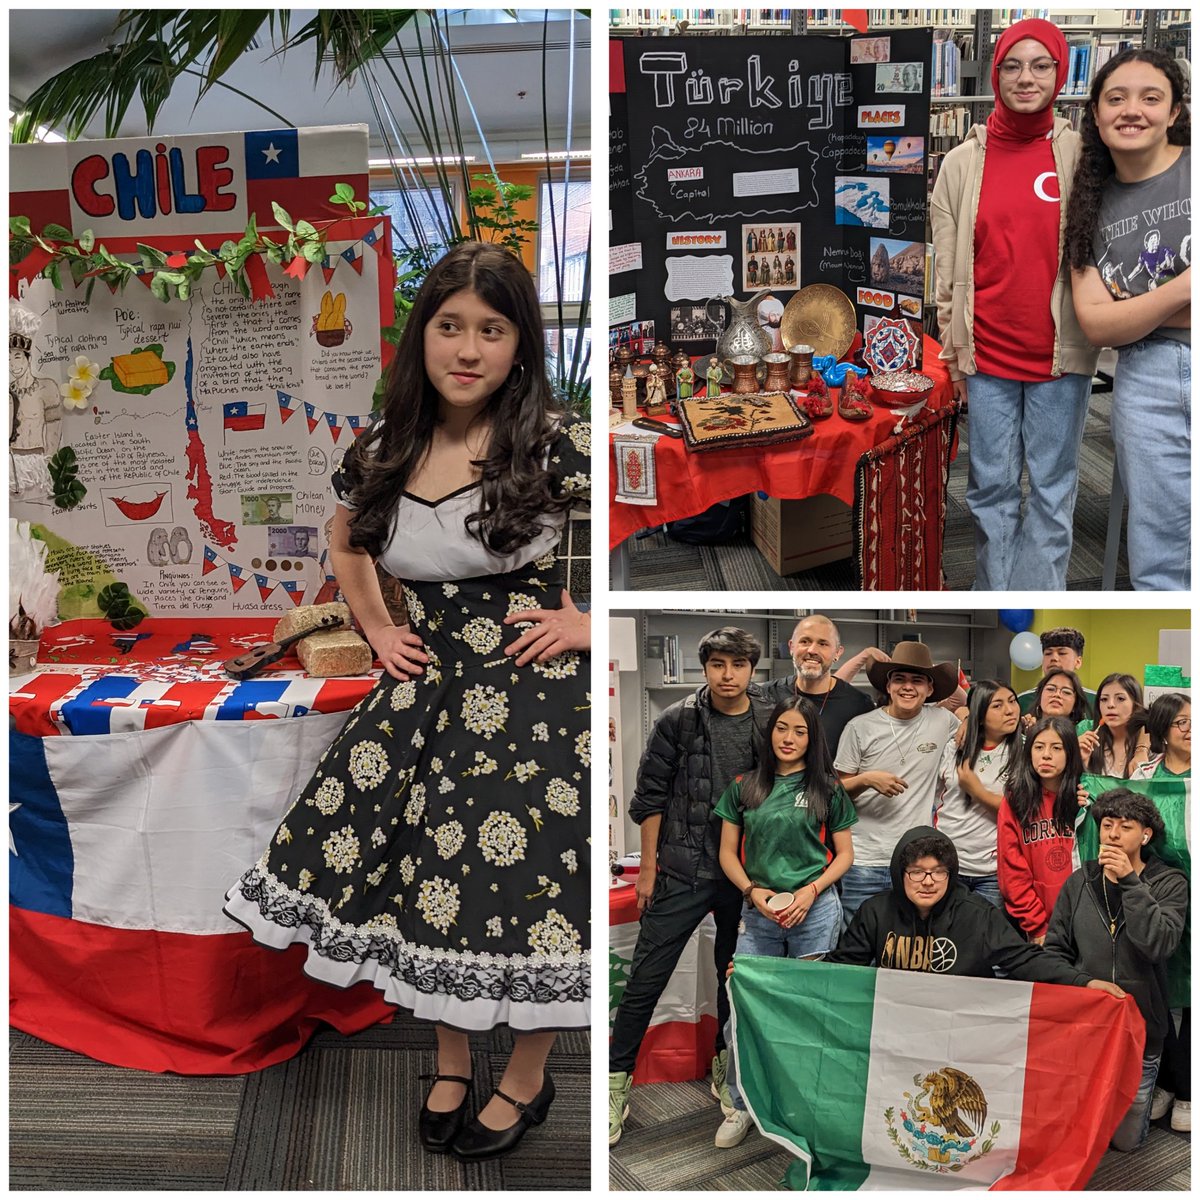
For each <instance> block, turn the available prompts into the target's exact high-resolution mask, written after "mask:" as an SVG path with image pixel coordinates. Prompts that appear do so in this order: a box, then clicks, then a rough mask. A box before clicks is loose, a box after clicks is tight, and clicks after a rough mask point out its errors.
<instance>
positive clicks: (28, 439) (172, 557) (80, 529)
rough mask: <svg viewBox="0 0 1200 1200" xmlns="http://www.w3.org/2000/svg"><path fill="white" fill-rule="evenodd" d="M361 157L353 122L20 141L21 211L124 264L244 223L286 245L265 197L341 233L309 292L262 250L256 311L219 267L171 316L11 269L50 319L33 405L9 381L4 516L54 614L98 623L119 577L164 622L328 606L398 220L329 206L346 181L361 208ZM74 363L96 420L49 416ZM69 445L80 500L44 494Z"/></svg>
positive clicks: (42, 337)
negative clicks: (33, 551)
mask: <svg viewBox="0 0 1200 1200" xmlns="http://www.w3.org/2000/svg"><path fill="white" fill-rule="evenodd" d="M367 145H368V135H367V127H366V126H365V125H353V126H337V127H321V128H304V129H284V130H264V131H255V132H245V133H222V134H201V135H194V136H186V137H175V138H153V137H149V138H122V139H117V140H112V141H80V142H65V143H55V144H43V145H30V146H14V147H12V149H11V159H10V164H11V173H10V192H11V194H10V209H9V211H10V213H11V214H12V215H14V216H17V215H27V216H29V218H30V220H31V223H32V225H33V228H34V229H35V231H36V230H40V229H41V228H42V227H43V226H44V225H45V224H46V223H47V222H51V221H52V222H55V223H57V224H60V225H63V226H65V227H66V228H68V229H70V230H71V231H72V233H73V234H74V235H75V236H76V237H78V236H79V235H80V234H81V233H83V232H84V231H85V230H91V231H92V232H93V233H94V235H95V238H96V244H97V245H98V246H99V245H103V246H104V247H105V248H106V249H107V250H109V251H110V252H112V253H113V254H114V255H115V256H117V257H118V258H121V259H124V260H128V261H137V260H138V254H137V249H136V247H137V243H138V242H142V243H145V244H147V245H150V246H153V247H155V248H157V249H160V250H163V251H166V252H167V253H172V252H176V251H191V250H192V249H193V247H194V245H195V243H196V240H199V241H200V242H201V243H202V244H203V245H204V246H205V247H207V248H209V249H217V248H219V247H220V245H221V243H222V242H224V241H226V240H233V241H235V242H236V241H237V240H239V239H240V238H241V237H242V236H243V234H244V233H245V229H246V223H247V221H248V220H249V219H250V217H251V216H253V217H254V218H255V220H256V222H257V226H258V228H259V230H260V231H263V230H267V231H270V236H271V237H272V238H273V239H274V240H280V241H282V240H283V239H284V238H285V237H286V233H285V232H284V231H283V230H282V229H280V228H279V226H278V225H277V223H276V221H275V217H274V215H273V212H272V202H275V203H278V204H279V205H280V206H281V207H282V208H284V209H285V210H287V212H288V213H289V214H290V216H291V217H292V219H293V221H297V220H300V219H306V220H308V221H310V222H312V223H313V224H315V225H318V227H320V228H323V229H326V231H327V236H328V241H327V243H326V255H325V257H324V259H323V261H318V262H316V263H314V264H312V266H311V267H310V269H308V271H307V273H306V274H304V276H303V278H302V279H297V278H295V277H294V276H293V275H289V274H285V273H284V270H283V268H282V267H280V266H278V265H276V264H274V263H271V262H270V261H269V260H267V259H266V258H265V256H252V257H251V260H250V261H249V262H248V263H247V275H248V276H249V277H250V279H251V282H252V286H253V290H254V294H255V297H256V298H255V299H247V298H245V297H244V296H243V294H242V293H241V292H240V290H239V289H238V287H237V286H236V285H235V283H234V281H233V280H231V279H230V278H228V276H227V275H225V273H224V272H223V271H221V272H220V273H218V270H217V269H216V268H210V269H209V270H208V271H206V272H205V273H204V275H203V276H202V277H201V279H200V281H199V282H198V283H196V284H195V285H193V288H192V292H191V295H190V297H189V298H188V299H187V300H184V301H181V300H179V299H178V298H175V297H173V298H172V299H171V300H170V301H168V302H166V303H164V302H162V301H160V300H158V299H156V298H155V297H154V296H153V295H152V294H151V292H150V290H149V282H150V274H149V273H146V274H145V275H144V276H141V277H139V280H138V281H131V282H130V283H129V284H128V285H127V286H126V288H125V289H124V291H121V290H117V291H115V292H112V291H110V290H109V288H108V287H107V286H106V285H105V284H103V283H102V282H99V281H92V282H93V283H94V286H93V287H92V290H91V297H90V299H88V298H87V296H86V293H87V282H88V281H84V282H83V283H81V284H80V285H79V286H76V285H75V284H74V283H73V282H72V279H71V276H70V273H69V272H68V271H66V270H65V269H64V270H63V271H62V272H61V275H62V281H63V284H64V287H63V288H62V289H61V290H56V289H55V288H54V286H53V284H52V283H51V282H50V281H49V280H47V279H39V278H30V277H29V276H30V264H28V263H27V264H26V266H25V268H24V269H22V268H20V267H18V268H17V269H15V270H13V269H11V268H10V293H11V295H12V296H13V297H15V298H16V299H17V300H18V303H19V304H20V305H21V306H22V307H23V308H24V309H26V310H28V311H31V312H33V313H34V314H35V316H36V318H40V325H39V326H38V328H37V329H36V331H35V332H33V334H32V346H31V348H30V350H29V351H28V353H27V356H26V357H27V363H17V366H20V367H23V368H24V374H23V376H22V378H23V379H25V380H26V382H25V385H24V387H23V388H22V391H24V392H25V393H26V396H25V397H24V398H25V400H26V404H25V407H24V408H22V407H21V406H20V403H19V401H20V400H21V399H22V397H21V396H20V395H18V394H17V392H16V391H15V390H13V389H14V388H15V387H17V386H19V385H18V384H17V382H16V381H17V373H16V367H14V373H13V376H12V380H13V384H12V385H10V403H11V404H12V405H13V410H12V423H13V427H14V433H16V434H19V435H20V436H19V439H18V441H17V442H13V441H12V439H10V463H9V465H10V494H9V500H10V515H11V516H13V517H16V518H18V519H20V520H25V521H30V522H32V523H33V524H34V526H35V527H36V532H37V533H38V534H39V535H40V536H42V537H43V538H44V540H45V541H46V542H47V543H48V544H49V547H50V554H49V567H50V569H51V570H52V571H54V572H55V573H56V574H57V575H58V577H59V581H60V585H61V589H60V594H59V615H60V617H62V618H63V619H70V618H76V617H96V616H100V615H101V612H100V609H99V607H98V604H97V599H98V595H99V592H100V590H101V589H102V588H103V587H104V586H105V585H106V584H109V583H112V582H114V581H120V582H122V583H125V584H126V585H127V586H128V587H129V590H130V592H131V593H132V595H133V596H134V597H135V599H136V600H137V602H138V603H139V604H140V605H141V606H142V607H143V608H145V609H146V610H147V611H148V612H149V613H151V614H154V615H162V616H173V615H195V616H197V617H199V616H202V615H205V614H211V615H213V616H234V615H239V614H243V613H247V612H249V613H258V614H265V613H278V612H282V611H285V610H287V609H290V608H291V607H293V606H294V605H298V604H301V603H304V602H308V603H312V602H314V600H316V599H317V596H318V593H319V591H320V589H321V588H322V586H323V584H325V583H326V580H327V572H326V569H325V563H326V561H327V547H328V532H327V530H328V521H329V519H330V518H331V517H332V515H333V509H334V500H333V497H332V494H331V491H330V482H329V481H330V475H331V474H332V472H333V471H334V470H335V469H336V467H337V466H338V465H339V464H340V462H341V459H342V456H343V455H344V454H345V450H346V447H347V445H349V444H350V443H351V442H352V441H353V440H354V438H355V437H357V436H359V435H360V434H361V433H362V432H363V431H364V430H365V429H366V427H367V425H368V423H369V420H370V412H371V403H372V393H373V390H374V387H375V383H376V380H377V379H378V377H379V375H380V371H381V369H382V365H383V350H384V348H383V347H382V346H381V339H380V328H381V326H382V325H390V324H391V323H392V319H393V300H392V291H393V279H394V263H393V261H392V257H391V253H390V245H391V230H390V226H389V224H388V222H387V219H386V218H380V217H365V218H364V217H355V218H350V217H348V216H345V215H344V214H345V212H346V210H345V209H344V208H334V207H333V206H331V205H330V204H329V197H330V196H331V195H332V194H333V190H334V187H335V185H336V184H338V183H348V184H349V185H350V186H351V187H353V188H354V192H355V196H356V198H358V199H360V200H365V199H366V197H367V188H368V173H367ZM31 257H32V256H31ZM33 266H34V269H33V271H32V274H34V275H36V264H34V265H33ZM11 346H12V339H11V331H10V348H11ZM388 349H389V350H390V347H388ZM16 357H17V358H19V357H20V356H19V355H18V356H16ZM80 359H83V360H84V361H85V362H90V363H91V364H93V369H94V370H95V371H97V372H98V375H99V378H98V379H96V380H95V383H94V386H93V389H92V391H91V393H90V395H88V396H87V398H86V401H85V402H84V404H83V407H74V406H70V407H68V406H65V405H64V404H62V403H54V402H53V401H54V399H55V398H56V397H57V395H58V389H59V385H60V384H62V383H65V382H66V381H67V379H68V373H69V372H70V370H71V369H72V368H74V367H76V364H77V361H78V360H80ZM15 361H16V360H15V359H14V355H13V353H12V352H11V350H10V363H14V362H15ZM30 379H31V380H32V381H33V382H32V383H30V382H28V380H30ZM30 391H32V392H33V393H34V394H35V395H37V397H38V401H37V402H36V403H35V404H33V405H30V404H29V403H28V393H29V392H30ZM26 421H28V425H26ZM14 446H18V447H19V450H14ZM61 446H69V447H71V448H72V449H73V450H74V452H75V456H76V461H77V465H78V480H79V481H80V482H81V483H82V484H83V485H84V486H85V487H86V489H87V492H86V495H85V496H84V498H83V500H82V502H80V503H79V504H78V505H77V506H76V507H73V508H70V509H64V508H60V507H58V506H57V505H56V504H55V502H54V499H53V494H52V493H53V489H52V488H51V487H49V486H48V484H49V483H50V478H49V474H48V471H47V462H46V460H47V459H48V458H49V457H50V456H51V455H52V454H53V453H54V451H55V450H57V449H58V448H59V447H61ZM14 489H15V490H14Z"/></svg>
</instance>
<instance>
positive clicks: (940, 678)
mask: <svg viewBox="0 0 1200 1200" xmlns="http://www.w3.org/2000/svg"><path fill="white" fill-rule="evenodd" d="M893 671H908V672H910V673H912V674H913V675H924V676H925V678H926V679H928V680H929V682H930V683H931V684H933V695H932V696H930V697H929V700H928V703H930V704H936V703H937V702H938V701H939V700H945V699H946V697H947V696H950V695H953V694H954V690H955V689H956V688H957V687H958V668H957V667H956V666H955V665H954V664H953V663H948V662H944V663H938V664H937V665H936V666H935V665H934V662H933V655H932V654H930V653H929V647H928V646H927V645H925V643H924V642H900V643H899V644H898V645H897V646H896V648H895V650H893V651H892V660H891V662H873V663H872V664H871V665H870V666H869V667H868V668H867V678H868V679H869V680H870V681H871V685H872V686H873V687H874V688H875V689H876V691H879V692H881V693H883V695H885V696H886V695H887V678H888V676H889V675H890V674H891V673H892V672H893Z"/></svg>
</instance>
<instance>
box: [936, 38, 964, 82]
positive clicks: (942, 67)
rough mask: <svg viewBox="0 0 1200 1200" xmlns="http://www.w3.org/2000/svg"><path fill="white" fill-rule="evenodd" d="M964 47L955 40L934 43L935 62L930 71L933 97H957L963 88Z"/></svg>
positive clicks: (947, 39)
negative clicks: (961, 75) (961, 74)
mask: <svg viewBox="0 0 1200 1200" xmlns="http://www.w3.org/2000/svg"><path fill="white" fill-rule="evenodd" d="M962 60H963V52H962V47H961V46H960V45H959V44H958V42H956V41H955V40H954V39H953V38H946V39H945V40H944V41H937V40H935V41H934V43H933V62H932V66H931V67H930V71H929V94H930V95H931V96H957V95H958V94H959V89H960V88H961V87H962V84H961V82H960V72H961V68H962Z"/></svg>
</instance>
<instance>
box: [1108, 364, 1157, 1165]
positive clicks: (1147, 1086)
mask: <svg viewBox="0 0 1200 1200" xmlns="http://www.w3.org/2000/svg"><path fill="white" fill-rule="evenodd" d="M1122 353H1124V351H1122ZM1161 1057H1162V1055H1161V1054H1156V1055H1154V1057H1153V1058H1143V1059H1142V1082H1141V1083H1139V1084H1138V1090H1137V1095H1136V1096H1134V1098H1133V1103H1132V1104H1131V1105H1130V1106H1129V1111H1128V1112H1127V1113H1126V1114H1125V1116H1124V1117H1122V1118H1121V1123H1120V1125H1118V1126H1117V1131H1116V1133H1114V1134H1113V1135H1112V1141H1111V1142H1110V1143H1109V1145H1110V1146H1112V1148H1113V1149H1114V1150H1126V1151H1128V1150H1136V1149H1137V1148H1138V1147H1139V1146H1140V1145H1141V1144H1142V1143H1143V1142H1144V1141H1145V1140H1146V1135H1147V1134H1148V1133H1149V1132H1150V1100H1151V1098H1152V1097H1153V1095H1154V1081H1155V1080H1156V1079H1157V1078H1158V1063H1159V1059H1160V1058H1161Z"/></svg>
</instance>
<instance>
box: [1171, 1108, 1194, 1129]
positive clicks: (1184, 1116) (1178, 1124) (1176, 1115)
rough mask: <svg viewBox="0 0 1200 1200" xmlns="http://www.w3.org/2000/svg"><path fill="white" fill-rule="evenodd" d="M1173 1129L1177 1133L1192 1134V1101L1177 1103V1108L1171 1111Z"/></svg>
mask: <svg viewBox="0 0 1200 1200" xmlns="http://www.w3.org/2000/svg"><path fill="white" fill-rule="evenodd" d="M1171 1128H1172V1129H1174V1130H1175V1132H1176V1133H1191V1132H1192V1102H1191V1101H1190V1100H1176V1101H1175V1106H1174V1107H1173V1108H1172V1109H1171Z"/></svg>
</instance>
